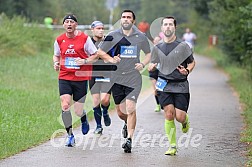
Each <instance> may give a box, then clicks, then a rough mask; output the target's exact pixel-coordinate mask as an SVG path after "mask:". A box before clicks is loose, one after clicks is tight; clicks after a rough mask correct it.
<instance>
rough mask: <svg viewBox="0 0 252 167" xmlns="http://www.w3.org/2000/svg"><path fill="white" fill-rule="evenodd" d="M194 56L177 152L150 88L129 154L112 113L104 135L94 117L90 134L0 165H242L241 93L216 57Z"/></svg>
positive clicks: (143, 97)
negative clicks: (170, 147)
mask: <svg viewBox="0 0 252 167" xmlns="http://www.w3.org/2000/svg"><path fill="white" fill-rule="evenodd" d="M195 59H196V67H195V69H194V71H193V72H192V73H191V74H190V77H189V80H190V89H191V103H190V107H189V118H190V122H191V129H190V131H189V132H188V134H183V133H181V129H180V125H179V124H177V139H178V145H179V150H178V154H177V155H176V156H172V157H171V156H165V155H164V153H165V151H166V150H167V139H166V137H165V135H164V116H163V111H162V112H160V113H155V112H154V108H155V101H154V97H153V95H152V92H151V91H147V92H144V93H142V94H141V96H140V99H139V103H138V106H137V118H138V120H137V128H136V131H135V140H134V142H135V145H134V148H133V149H132V153H131V154H125V153H124V152H123V150H122V148H121V143H122V142H123V141H124V140H123V139H122V136H121V129H122V127H123V122H122V121H121V120H120V119H119V118H118V116H117V114H116V113H115V112H114V113H113V114H112V124H111V126H110V127H104V134H103V135H102V136H100V137H99V136H95V135H93V133H92V132H93V130H94V127H95V124H94V121H91V122H90V125H91V130H90V132H89V134H88V135H87V136H84V137H83V136H82V135H81V133H80V128H77V129H75V130H74V133H75V136H76V137H77V141H76V142H77V145H76V147H74V148H67V147H64V146H61V145H63V144H64V143H63V142H62V141H64V137H60V138H56V139H55V140H54V141H53V142H52V141H49V142H46V143H44V144H42V145H40V146H37V147H34V148H31V149H29V150H27V151H24V152H21V153H19V154H17V155H14V156H12V157H9V158H7V159H4V160H1V161H0V166H1V167H14V166H15V167H19V166H20V167H31V166H34V167H35V166H36V167H42V166H43V167H44V166H47V167H51V166H53V167H69V166H88V167H91V166H103V167H114V166H115V167H116V166H120V167H123V166H136V167H139V166H144V167H145V166H159V167H162V166H176V167H184V166H193V167H202V166H204V167H239V166H244V163H245V161H246V159H245V157H244V155H243V154H244V153H245V149H246V148H245V145H244V144H242V143H241V142H240V141H239V140H240V132H241V130H242V127H243V120H242V117H241V111H240V105H239V102H238V98H237V97H236V96H235V95H234V93H233V91H232V89H231V88H230V86H229V85H228V83H227V81H228V78H227V77H226V76H225V75H224V74H223V73H222V72H221V71H219V70H217V69H216V68H215V65H214V62H213V61H211V60H210V59H208V58H206V57H202V56H197V55H196V56H195ZM52 143H53V145H54V146H56V147H53V146H52ZM61 143H62V144H61Z"/></svg>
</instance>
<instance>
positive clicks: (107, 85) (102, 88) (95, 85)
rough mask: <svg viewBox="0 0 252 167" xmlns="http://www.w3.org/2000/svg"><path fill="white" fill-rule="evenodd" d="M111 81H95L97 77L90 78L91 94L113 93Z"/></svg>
mask: <svg viewBox="0 0 252 167" xmlns="http://www.w3.org/2000/svg"><path fill="white" fill-rule="evenodd" d="M111 88H112V84H111V82H101V81H95V77H92V79H91V80H89V89H90V92H91V94H92V95H93V94H100V93H108V94H111Z"/></svg>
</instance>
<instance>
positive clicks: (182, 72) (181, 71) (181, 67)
mask: <svg viewBox="0 0 252 167" xmlns="http://www.w3.org/2000/svg"><path fill="white" fill-rule="evenodd" d="M177 70H179V72H180V73H181V74H183V75H188V74H189V72H188V71H187V69H186V68H185V67H184V66H182V65H179V66H178V67H177Z"/></svg>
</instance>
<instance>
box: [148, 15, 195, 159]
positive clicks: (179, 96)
mask: <svg viewBox="0 0 252 167" xmlns="http://www.w3.org/2000/svg"><path fill="white" fill-rule="evenodd" d="M161 30H162V32H163V33H164V35H165V36H164V40H163V42H162V43H160V44H157V45H156V46H154V48H153V50H152V53H151V63H150V65H149V68H148V69H149V71H152V70H154V69H155V68H157V64H159V65H160V67H159V68H158V70H159V73H158V80H157V83H156V88H157V90H158V92H157V95H158V99H159V102H160V104H161V107H162V108H163V109H164V111H165V131H166V135H167V137H168V141H169V143H170V147H169V149H168V151H166V153H165V155H175V154H176V153H177V142H176V126H175V122H174V119H175V118H176V120H177V121H178V122H180V123H181V124H182V131H183V133H187V132H188V130H189V120H188V115H187V110H188V106H189V100H190V94H189V83H188V81H187V77H188V75H189V73H190V72H191V71H192V70H193V68H194V66H195V61H194V58H193V54H192V50H191V49H190V47H189V46H188V44H186V43H185V42H182V41H181V40H178V39H177V37H176V35H175V32H176V20H175V18H174V17H171V16H168V17H164V18H163V19H162V21H161Z"/></svg>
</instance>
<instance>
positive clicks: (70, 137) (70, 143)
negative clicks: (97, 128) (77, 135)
mask: <svg viewBox="0 0 252 167" xmlns="http://www.w3.org/2000/svg"><path fill="white" fill-rule="evenodd" d="M74 144H75V139H74V135H68V136H67V141H66V146H67V147H73V146H74Z"/></svg>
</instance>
